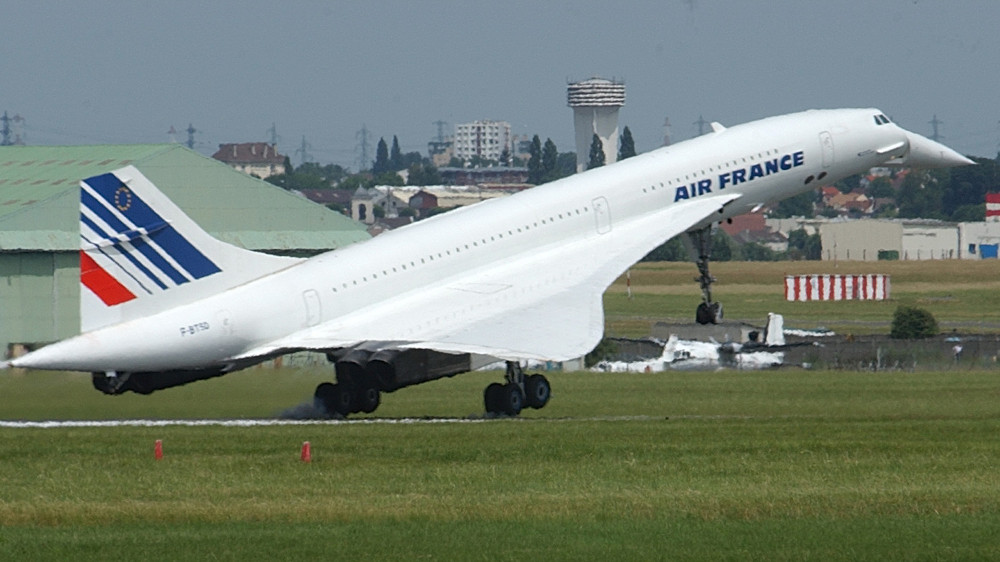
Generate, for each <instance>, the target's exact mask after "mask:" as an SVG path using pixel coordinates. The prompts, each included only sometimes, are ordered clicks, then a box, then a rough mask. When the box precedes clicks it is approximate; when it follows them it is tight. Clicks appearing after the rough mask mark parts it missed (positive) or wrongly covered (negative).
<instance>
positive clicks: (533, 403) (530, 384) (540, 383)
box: [524, 375, 552, 410]
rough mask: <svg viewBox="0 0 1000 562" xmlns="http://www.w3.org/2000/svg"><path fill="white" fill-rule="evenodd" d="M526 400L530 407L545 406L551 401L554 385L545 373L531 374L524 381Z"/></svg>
mask: <svg viewBox="0 0 1000 562" xmlns="http://www.w3.org/2000/svg"><path fill="white" fill-rule="evenodd" d="M524 387H525V390H526V392H525V394H526V396H525V402H526V403H527V406H528V407H529V408H535V409H536V410H537V409H539V408H544V407H545V405H546V404H548V403H549V398H550V397H551V396H552V387H551V386H549V380H548V379H547V378H545V377H544V376H543V375H529V376H528V378H526V379H525V381H524Z"/></svg>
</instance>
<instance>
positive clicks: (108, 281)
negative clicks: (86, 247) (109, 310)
mask: <svg viewBox="0 0 1000 562" xmlns="http://www.w3.org/2000/svg"><path fill="white" fill-rule="evenodd" d="M80 283H83V286H84V287H86V288H88V289H90V292H92V293H94V294H95V295H97V297H98V298H99V299H101V301H103V302H104V304H106V305H107V306H115V305H116V304H121V303H123V302H126V301H130V300H132V299H134V298H135V295H133V294H132V291H129V290H128V288H126V287H125V285H122V284H121V283H119V282H118V280H117V279H115V278H114V277H112V276H111V274H110V273H108V272H107V271H104V270H103V269H101V266H99V265H97V262H95V261H94V260H93V258H91V257H90V256H88V255H87V254H86V252H84V251H83V250H80Z"/></svg>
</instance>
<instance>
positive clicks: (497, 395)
mask: <svg viewBox="0 0 1000 562" xmlns="http://www.w3.org/2000/svg"><path fill="white" fill-rule="evenodd" d="M503 388H504V386H503V385H502V384H500V383H498V382H494V383H490V384H489V386H487V387H486V390H484V391H483V402H484V403H485V406H486V412H487V413H489V414H500V413H502V409H503V397H502V396H501V394H502V393H503Z"/></svg>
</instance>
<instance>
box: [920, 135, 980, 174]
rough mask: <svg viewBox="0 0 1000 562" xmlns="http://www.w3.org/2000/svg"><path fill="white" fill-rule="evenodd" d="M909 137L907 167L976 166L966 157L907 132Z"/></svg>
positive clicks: (937, 143)
mask: <svg viewBox="0 0 1000 562" xmlns="http://www.w3.org/2000/svg"><path fill="white" fill-rule="evenodd" d="M906 136H907V137H909V143H910V151H909V153H908V154H907V155H906V157H905V158H904V160H903V163H904V164H906V165H907V166H913V167H915V168H951V167H954V166H967V165H969V164H975V162H973V161H972V160H969V159H968V158H966V157H965V156H962V155H961V154H959V153H958V152H955V151H954V150H952V149H950V148H948V147H947V146H945V145H943V144H941V143H939V142H936V141H932V140H931V139H929V138H927V137H923V136H921V135H918V134H916V133H911V132H910V131H906Z"/></svg>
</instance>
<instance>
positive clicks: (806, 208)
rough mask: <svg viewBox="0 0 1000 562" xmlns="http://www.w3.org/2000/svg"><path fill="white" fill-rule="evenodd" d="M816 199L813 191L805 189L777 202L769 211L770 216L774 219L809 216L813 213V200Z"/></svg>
mask: <svg viewBox="0 0 1000 562" xmlns="http://www.w3.org/2000/svg"><path fill="white" fill-rule="evenodd" d="M815 200H816V192H815V191H811V190H810V191H806V192H803V193H800V194H798V195H796V196H795V197H789V198H788V199H783V200H781V201H779V202H778V205H777V206H776V207H775V208H774V210H773V211H772V212H771V215H770V216H771V217H772V218H776V219H787V218H789V217H809V216H812V215H813V201H815Z"/></svg>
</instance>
